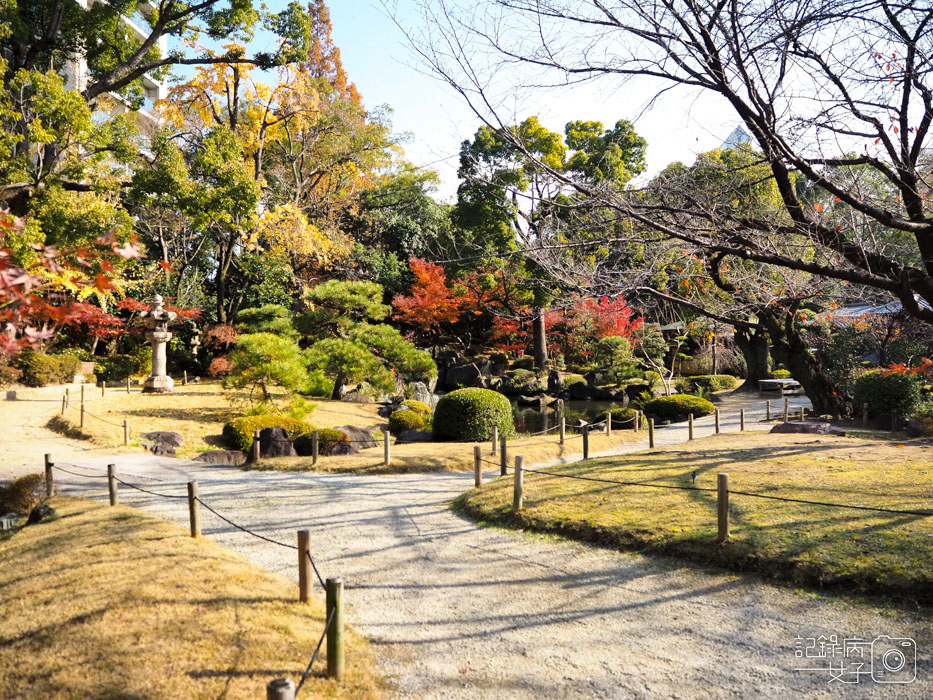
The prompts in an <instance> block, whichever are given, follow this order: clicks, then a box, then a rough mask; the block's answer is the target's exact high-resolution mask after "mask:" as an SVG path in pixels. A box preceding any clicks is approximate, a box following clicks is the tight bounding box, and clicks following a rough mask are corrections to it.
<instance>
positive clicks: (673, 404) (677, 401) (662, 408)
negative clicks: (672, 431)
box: [645, 394, 716, 421]
mask: <svg viewBox="0 0 933 700" xmlns="http://www.w3.org/2000/svg"><path fill="white" fill-rule="evenodd" d="M715 410H716V407H715V406H714V405H713V404H712V402H711V401H707V400H706V399H704V398H701V397H699V396H691V395H690V394H673V395H672V396H662V397H660V398H657V399H654V400H652V401H649V402H648V403H647V404H645V413H652V414H654V415H656V416H657V417H658V418H660V419H661V420H670V421H675V420H682V419H683V418H684V417H685V416H687V415H689V414H691V413H692V414H693V416H694V417H695V418H699V417H700V416H708V415H709V414H710V413H713V412H714V411H715Z"/></svg>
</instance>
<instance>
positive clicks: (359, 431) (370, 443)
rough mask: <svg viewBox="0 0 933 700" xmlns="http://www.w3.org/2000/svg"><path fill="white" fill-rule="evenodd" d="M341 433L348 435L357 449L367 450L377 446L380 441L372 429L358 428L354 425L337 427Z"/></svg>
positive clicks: (348, 438)
mask: <svg viewBox="0 0 933 700" xmlns="http://www.w3.org/2000/svg"><path fill="white" fill-rule="evenodd" d="M337 430H339V431H340V432H341V433H343V434H344V435H346V436H347V440H349V441H350V444H351V445H353V446H354V447H355V448H356V451H357V452H358V451H360V450H366V449H369V448H372V447H376V446H377V445H378V443H377V442H376V438H374V437H373V433H372V431H371V430H367V429H366V428H356V427H354V426H352V425H341V426H338V427H337Z"/></svg>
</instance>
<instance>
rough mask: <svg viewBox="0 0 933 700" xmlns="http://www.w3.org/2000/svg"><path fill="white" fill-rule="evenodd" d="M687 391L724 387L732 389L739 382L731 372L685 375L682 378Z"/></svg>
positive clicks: (721, 388) (723, 388)
mask: <svg viewBox="0 0 933 700" xmlns="http://www.w3.org/2000/svg"><path fill="white" fill-rule="evenodd" d="M684 382H685V383H686V385H687V387H688V391H696V390H698V389H702V390H703V391H723V390H725V389H734V388H735V387H736V386H738V384H739V380H738V379H736V378H735V377H733V376H732V375H731V374H698V375H697V376H695V377H686V378H685V379H684Z"/></svg>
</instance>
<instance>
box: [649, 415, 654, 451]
mask: <svg viewBox="0 0 933 700" xmlns="http://www.w3.org/2000/svg"><path fill="white" fill-rule="evenodd" d="M648 447H651V448H653V447H654V418H649V419H648Z"/></svg>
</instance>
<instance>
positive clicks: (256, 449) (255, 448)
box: [249, 430, 262, 464]
mask: <svg viewBox="0 0 933 700" xmlns="http://www.w3.org/2000/svg"><path fill="white" fill-rule="evenodd" d="M261 454H262V449H261V447H260V445H259V431H258V430H254V431H253V444H252V445H250V448H249V462H250V464H255V463H256V462H258V461H259V457H260V455H261Z"/></svg>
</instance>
